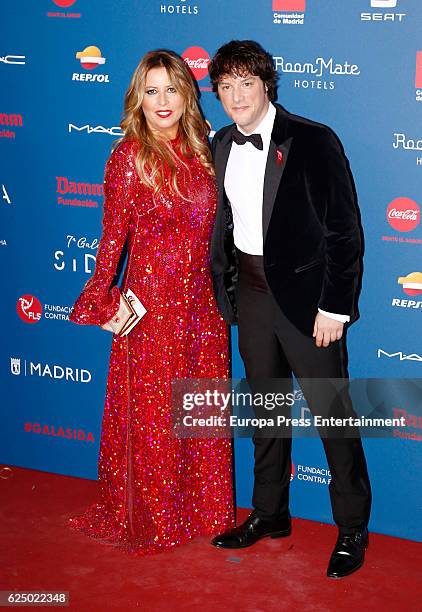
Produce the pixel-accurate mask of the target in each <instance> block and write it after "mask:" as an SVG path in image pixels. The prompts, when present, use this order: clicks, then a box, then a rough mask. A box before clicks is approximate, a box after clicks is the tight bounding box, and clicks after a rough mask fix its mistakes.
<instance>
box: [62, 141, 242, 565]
mask: <svg viewBox="0 0 422 612" xmlns="http://www.w3.org/2000/svg"><path fill="white" fill-rule="evenodd" d="M137 146H138V145H137V144H136V143H134V142H124V143H122V144H121V145H120V146H119V147H118V148H117V149H116V150H115V151H114V152H113V154H112V155H111V157H110V159H109V161H108V162H107V166H106V173H105V182H104V193H105V203H104V217H103V235H102V238H101V242H100V245H99V248H98V254H97V263H96V269H95V273H94V275H93V276H92V278H90V279H89V281H88V282H87V283H86V285H85V288H84V290H83V292H82V294H81V295H80V297H79V298H78V300H77V301H76V304H75V306H74V310H73V312H72V315H71V317H70V319H71V320H72V321H73V322H75V323H80V324H91V325H101V324H103V323H105V322H107V321H108V320H110V318H111V317H112V316H113V315H114V314H115V313H116V312H117V310H118V306H119V295H120V292H119V289H118V288H117V286H114V287H113V288H112V289H111V290H110V285H111V283H112V281H113V278H114V275H115V271H116V267H117V264H118V261H119V258H120V256H121V252H122V248H123V246H124V243H125V241H126V238H127V237H128V239H129V242H128V263H127V266H126V271H125V275H124V278H123V288H124V289H126V288H130V289H131V290H132V291H134V293H135V294H136V295H137V296H138V297H139V299H140V300H141V301H142V302H143V304H144V305H145V306H146V308H147V311H148V312H147V314H146V315H145V317H144V318H143V319H142V320H141V322H140V323H139V324H138V325H137V326H136V327H135V328H134V329H133V330H132V332H131V333H130V334H129V335H128V336H127V337H125V338H119V337H117V336H113V340H112V350H111V356H110V369H109V375H108V383H107V393H106V400H105V407H104V416H103V424H102V435H101V445H100V455H99V485H100V499H99V502H98V503H96V504H94V505H92V506H91V507H89V508H88V509H87V510H86V512H85V513H84V514H83V515H82V516H78V517H74V518H72V519H69V521H70V525H71V527H73V528H75V529H79V530H81V531H82V532H84V533H86V534H87V535H89V536H92V537H94V538H98V539H100V540H103V541H105V542H107V543H109V544H110V543H112V544H115V545H116V546H121V547H123V548H125V549H127V550H128V551H130V552H132V553H134V554H139V555H143V554H151V553H154V552H159V551H161V550H166V549H169V548H172V547H174V546H175V545H178V544H182V543H184V542H186V541H188V540H190V539H191V538H193V537H195V536H198V535H205V534H209V535H212V534H216V533H219V532H221V531H224V530H225V529H226V528H228V527H231V526H232V525H233V515H234V511H233V493H232V472H231V470H232V449H231V441H230V440H228V439H215V438H214V439H213V438H209V439H186V438H185V439H177V438H175V437H174V436H173V435H172V422H171V397H170V393H171V387H170V385H171V380H172V379H175V378H214V377H215V378H226V377H227V376H228V365H229V362H228V330H227V327H226V325H225V323H224V322H223V320H222V318H221V317H220V315H219V313H218V311H217V307H216V304H215V301H214V297H213V292H212V281H211V275H210V270H209V243H210V237H211V231H212V225H213V219H214V214H215V207H216V186H215V182H214V180H213V179H212V177H210V176H209V175H208V174H207V173H206V172H205V170H204V169H203V167H202V166H201V164H200V163H199V161H198V159H196V158H193V159H191V160H185V161H186V163H187V164H188V166H189V171H187V170H185V169H183V168H180V169H179V170H178V183H179V185H180V188H181V190H182V193H184V194H185V195H188V196H189V197H190V198H191V199H192V200H193V201H192V202H186V201H185V200H183V199H182V198H181V197H179V196H175V195H173V194H170V192H169V189H168V186H167V184H166V186H165V187H164V188H163V190H162V191H161V193H160V195H159V196H154V195H153V193H152V191H151V190H149V189H147V188H146V187H145V186H144V185H142V184H141V182H140V180H139V178H138V175H137V173H136V169H135V155H136V150H137ZM172 146H173V147H175V150H176V151H177V152H178V155H179V156H181V153H180V149H179V143H178V141H177V139H176V140H175V141H172ZM104 333H106V332H104Z"/></svg>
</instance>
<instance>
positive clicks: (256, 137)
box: [232, 126, 264, 151]
mask: <svg viewBox="0 0 422 612" xmlns="http://www.w3.org/2000/svg"><path fill="white" fill-rule="evenodd" d="M232 140H233V141H234V142H235V143H236V144H238V145H244V144H245V142H250V143H252V144H253V146H254V147H256V148H257V149H259V151H262V150H263V148H264V145H263V143H262V138H261V134H249V136H246V134H242V132H240V131H239V130H238V129H237V127H236V126H233V130H232Z"/></svg>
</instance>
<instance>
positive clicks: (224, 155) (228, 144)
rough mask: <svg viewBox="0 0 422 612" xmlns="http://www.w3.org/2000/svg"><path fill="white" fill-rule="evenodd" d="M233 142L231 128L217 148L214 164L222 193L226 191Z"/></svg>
mask: <svg viewBox="0 0 422 612" xmlns="http://www.w3.org/2000/svg"><path fill="white" fill-rule="evenodd" d="M232 144H233V141H232V138H231V130H227V132H226V133H225V134H224V136H223V138H222V140H221V141H220V143H219V145H218V146H217V147H216V149H215V159H214V166H215V175H216V178H217V183H218V189H219V192H220V195H222V194H223V193H224V177H225V175H226V167H227V161H228V159H229V155H230V150H231V148H232Z"/></svg>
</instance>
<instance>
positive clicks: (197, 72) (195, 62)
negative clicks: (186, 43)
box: [182, 47, 211, 81]
mask: <svg viewBox="0 0 422 612" xmlns="http://www.w3.org/2000/svg"><path fill="white" fill-rule="evenodd" d="M182 57H183V59H184V60H185V63H186V64H187V65H188V66H189V68H190V69H191V71H192V72H193V76H194V77H195V79H196V80H197V81H201V80H202V79H205V77H206V76H207V74H208V65H209V63H210V61H211V60H210V56H209V54H208V53H207V51H205V49H203V48H202V47H189V49H186V51H184V52H183V53H182Z"/></svg>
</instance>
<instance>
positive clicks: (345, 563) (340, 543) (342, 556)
mask: <svg viewBox="0 0 422 612" xmlns="http://www.w3.org/2000/svg"><path fill="white" fill-rule="evenodd" d="M367 548H368V530H367V528H366V527H365V528H364V529H361V530H359V531H356V532H355V533H352V534H341V533H340V534H339V536H338V538H337V542H336V545H335V547H334V550H333V553H332V555H331V558H330V563H329V564H328V569H327V576H328V577H329V578H343V576H348V575H349V574H353V572H355V571H356V570H357V569H359V568H360V567H362V565H363V562H364V559H365V550H366V549H367Z"/></svg>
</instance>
